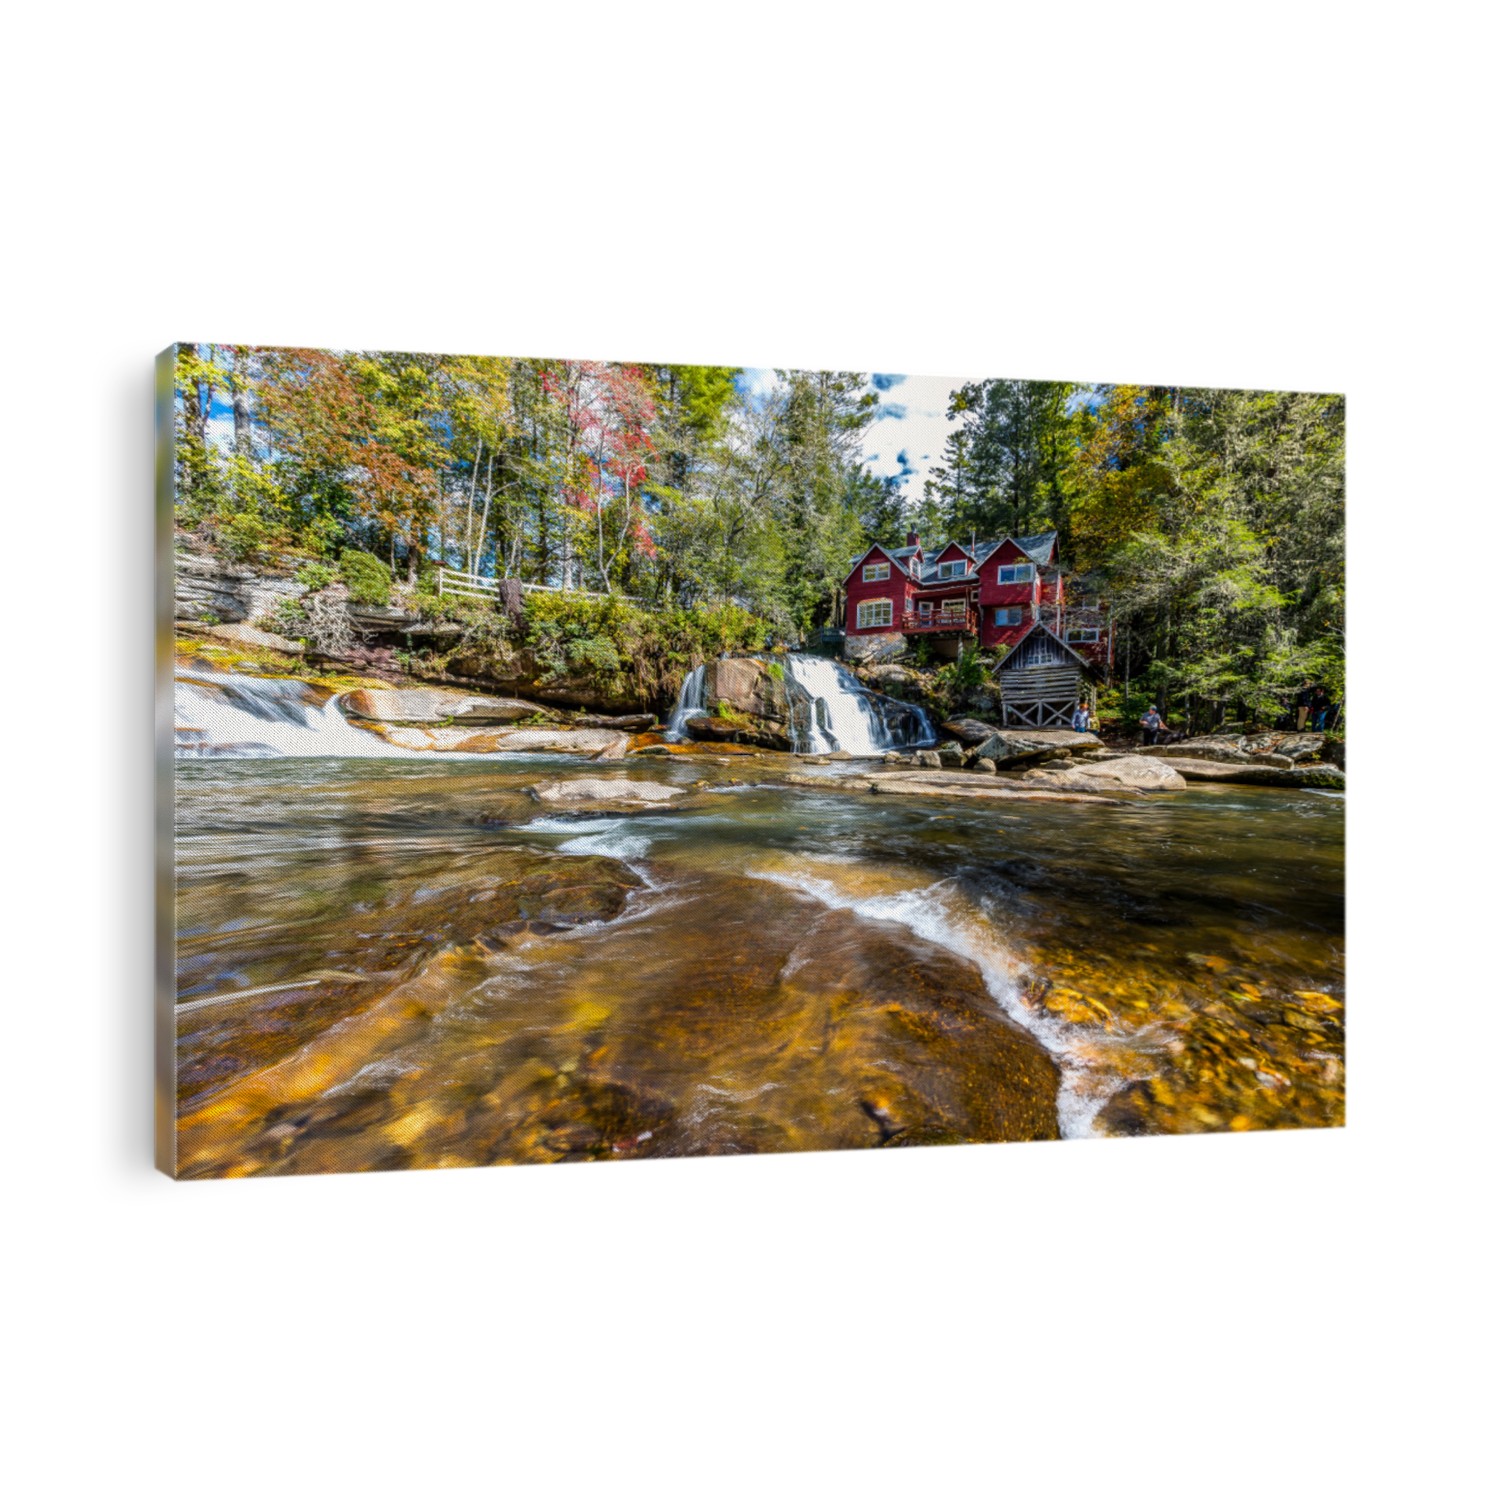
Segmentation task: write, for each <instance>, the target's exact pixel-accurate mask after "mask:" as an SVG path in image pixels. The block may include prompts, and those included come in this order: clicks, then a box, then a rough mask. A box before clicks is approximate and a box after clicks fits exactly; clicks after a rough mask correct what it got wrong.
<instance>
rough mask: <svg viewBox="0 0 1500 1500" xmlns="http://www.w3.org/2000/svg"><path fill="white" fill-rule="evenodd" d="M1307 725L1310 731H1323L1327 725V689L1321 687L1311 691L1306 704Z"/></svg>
mask: <svg viewBox="0 0 1500 1500" xmlns="http://www.w3.org/2000/svg"><path fill="white" fill-rule="evenodd" d="M1307 706H1308V715H1309V716H1308V725H1309V727H1310V728H1312V729H1324V728H1326V727H1327V724H1328V707H1329V704H1328V689H1327V688H1325V687H1322V686H1319V687H1315V688H1314V689H1313V695H1312V699H1311V700H1310V702H1309V703H1308V705H1307Z"/></svg>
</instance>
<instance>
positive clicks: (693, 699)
mask: <svg viewBox="0 0 1500 1500" xmlns="http://www.w3.org/2000/svg"><path fill="white" fill-rule="evenodd" d="M704 708H705V704H704V702H703V668H702V667H694V668H693V670H692V671H691V672H689V673H688V674H687V676H686V677H684V678H683V679H682V691H681V692H680V693H678V695H677V706H676V707H675V708H674V709H673V710H672V717H671V718H670V719H668V720H667V728H666V733H665V734H664V735H663V738H664V739H669V740H681V739H686V738H687V729H686V725H687V721H688V720H689V719H696V718H697V717H698V715H699V714H701V713H702V712H703V711H704Z"/></svg>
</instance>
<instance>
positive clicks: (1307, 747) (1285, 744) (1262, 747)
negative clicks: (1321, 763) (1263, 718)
mask: <svg viewBox="0 0 1500 1500" xmlns="http://www.w3.org/2000/svg"><path fill="white" fill-rule="evenodd" d="M1240 749H1242V750H1244V751H1245V752H1247V753H1248V754H1250V755H1256V756H1260V755H1268V754H1269V755H1281V756H1285V757H1286V758H1287V760H1289V761H1291V762H1292V763H1293V764H1294V765H1295V764H1298V763H1300V762H1302V761H1308V760H1316V759H1317V758H1318V757H1319V756H1320V755H1321V754H1322V753H1323V736H1322V735H1321V734H1316V733H1307V732H1303V733H1301V734H1299V733H1297V732H1296V731H1295V730H1291V731H1282V730H1276V731H1272V732H1271V733H1268V734H1247V735H1246V736H1245V737H1244V738H1243V739H1242V740H1241V741H1240Z"/></svg>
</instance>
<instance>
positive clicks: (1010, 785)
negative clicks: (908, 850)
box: [784, 769, 1119, 803]
mask: <svg viewBox="0 0 1500 1500" xmlns="http://www.w3.org/2000/svg"><path fill="white" fill-rule="evenodd" d="M784 780H785V782H786V783H787V784H788V785H789V786H801V787H813V788H816V789H817V790H818V791H821V792H865V793H876V794H878V795H880V796H888V797H956V798H962V799H964V800H966V801H976V802H1103V803H1110V802H1115V801H1118V800H1119V799H1118V797H1107V796H1101V795H1099V794H1098V793H1097V792H1093V791H1074V790H1069V789H1066V788H1053V787H1042V786H1034V785H1031V784H1029V783H1027V782H1025V781H1020V780H1015V781H1012V780H1009V779H1007V778H1005V777H1001V776H984V775H976V774H975V773H974V772H972V771H940V770H925V769H924V770H915V771H904V770H884V769H882V770H879V771H871V772H869V773H868V774H863V773H856V774H854V775H852V776H811V775H806V774H799V773H797V772H792V773H791V774H789V775H788V776H786V777H785V778H784ZM1116 790H1117V791H1118V788H1116Z"/></svg>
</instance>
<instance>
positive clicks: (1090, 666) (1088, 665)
mask: <svg viewBox="0 0 1500 1500" xmlns="http://www.w3.org/2000/svg"><path fill="white" fill-rule="evenodd" d="M1038 630H1040V631H1041V632H1042V633H1043V634H1044V635H1050V636H1051V637H1052V639H1053V640H1054V641H1056V642H1057V644H1058V645H1059V646H1061V647H1062V648H1063V650H1064V651H1066V652H1067V653H1068V655H1069V656H1071V657H1072V658H1073V660H1074V661H1076V662H1077V663H1078V665H1079V666H1080V667H1082V668H1083V669H1084V671H1085V672H1088V673H1089V674H1090V675H1091V676H1094V677H1097V676H1099V668H1098V667H1097V666H1096V665H1095V664H1094V663H1093V662H1091V661H1090V660H1089V659H1088V658H1087V657H1086V656H1080V655H1079V654H1078V653H1077V652H1076V651H1075V650H1074V649H1073V648H1072V647H1071V646H1070V645H1069V644H1068V643H1067V642H1066V641H1065V640H1064V639H1063V638H1062V637H1061V636H1060V635H1059V634H1058V633H1057V632H1056V631H1055V630H1054V629H1053V628H1052V627H1051V626H1050V625H1047V624H1044V623H1043V622H1042V621H1041V620H1033V621H1032V622H1031V624H1030V625H1028V626H1027V627H1026V629H1025V630H1023V631H1022V632H1021V633H1020V635H1018V636H1017V637H1016V639H1015V640H1014V641H1012V642H1011V646H1010V650H1009V651H1007V652H1006V653H1005V659H1004V660H1003V661H1002V662H1001V663H1000V665H999V667H998V668H996V670H997V671H1000V672H1003V671H1004V670H1005V669H1006V667H1008V666H1009V665H1010V664H1011V662H1013V661H1014V660H1015V659H1016V653H1017V652H1018V651H1019V650H1020V649H1021V647H1022V646H1023V645H1024V644H1025V643H1026V642H1027V641H1029V640H1030V639H1031V637H1032V636H1033V635H1034V634H1035V633H1036V632H1037V631H1038Z"/></svg>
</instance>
